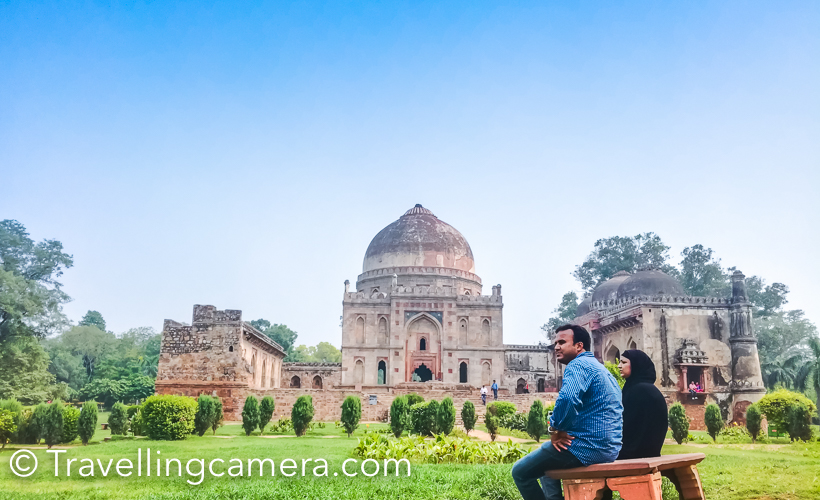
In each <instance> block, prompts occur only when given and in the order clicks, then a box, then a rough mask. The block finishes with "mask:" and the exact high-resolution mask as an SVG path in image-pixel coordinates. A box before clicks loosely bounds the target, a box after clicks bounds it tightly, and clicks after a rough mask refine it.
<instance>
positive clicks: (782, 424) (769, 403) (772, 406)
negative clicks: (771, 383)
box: [757, 389, 817, 432]
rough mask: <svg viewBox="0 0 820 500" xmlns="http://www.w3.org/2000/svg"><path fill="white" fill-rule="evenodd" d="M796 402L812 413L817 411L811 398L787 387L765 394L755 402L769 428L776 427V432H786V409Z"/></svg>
mask: <svg viewBox="0 0 820 500" xmlns="http://www.w3.org/2000/svg"><path fill="white" fill-rule="evenodd" d="M797 403H800V404H803V405H805V406H806V408H807V409H808V411H809V412H810V413H812V414H814V412H816V411H817V407H816V406H815V404H814V402H812V400H810V399H809V398H807V397H806V396H804V395H802V394H800V393H797V392H792V391H789V390H787V389H779V390H777V391H774V392H771V393H769V394H766V395H765V396H763V398H762V399H761V400H760V401H758V402H757V406H758V407H759V408H760V412H761V413H762V414H764V415H766V420H768V421H769V429H772V430H773V429H776V430H777V432H787V431H788V429H787V428H786V411H787V410H788V408H789V406H792V405H794V404H797Z"/></svg>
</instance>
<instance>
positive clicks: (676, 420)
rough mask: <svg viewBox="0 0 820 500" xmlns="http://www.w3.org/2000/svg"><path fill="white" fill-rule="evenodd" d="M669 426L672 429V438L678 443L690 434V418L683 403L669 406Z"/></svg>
mask: <svg viewBox="0 0 820 500" xmlns="http://www.w3.org/2000/svg"><path fill="white" fill-rule="evenodd" d="M669 427H670V428H671V429H672V438H674V439H675V441H676V442H677V443H678V444H681V443H683V441H684V440H685V439H686V438H687V436H689V419H688V418H687V417H686V410H685V409H684V408H683V405H682V404H680V403H675V404H673V405H672V406H671V407H670V408H669Z"/></svg>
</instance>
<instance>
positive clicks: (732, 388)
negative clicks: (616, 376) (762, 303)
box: [575, 269, 766, 429]
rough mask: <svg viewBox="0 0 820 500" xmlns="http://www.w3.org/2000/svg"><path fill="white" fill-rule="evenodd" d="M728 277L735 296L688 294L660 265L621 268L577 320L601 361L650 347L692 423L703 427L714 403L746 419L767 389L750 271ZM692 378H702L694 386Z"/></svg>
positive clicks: (661, 383)
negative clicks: (750, 292) (748, 281)
mask: <svg viewBox="0 0 820 500" xmlns="http://www.w3.org/2000/svg"><path fill="white" fill-rule="evenodd" d="M731 280H732V296H731V297H691V296H688V295H687V294H686V292H685V291H684V289H683V287H682V286H681V285H680V283H678V281H677V280H676V279H675V278H673V277H672V276H669V275H668V274H665V273H663V272H661V271H658V270H654V269H646V270H640V271H637V272H635V273H634V274H630V273H627V272H624V271H621V272H618V273H616V274H615V275H614V276H613V277H612V278H611V279H610V280H608V281H605V282H603V283H601V284H600V285H598V287H597V288H595V290H594V291H593V293H592V295H590V296H589V297H587V298H585V299H584V300H583V301H582V302H581V303H580V304H579V305H578V309H577V313H576V314H577V317H576V319H575V323H576V324H579V325H582V326H584V327H585V328H586V329H587V330H589V331H590V332H591V335H592V350H593V352H594V354H595V356H596V357H597V358H598V359H600V360H602V361H610V362H613V363H615V362H617V360H618V359H619V358H620V355H621V353H622V352H623V351H625V350H627V349H640V350H642V351H644V352H646V353H647V354H648V355H649V356H650V358H652V361H653V362H654V363H655V368H656V370H657V374H658V380H657V382H656V385H658V387H659V388H660V390H661V392H662V393H664V395H665V396H666V398H667V401H668V402H669V403H670V404H672V403H674V402H677V401H680V402H681V403H683V404H684V405H686V413H687V415H688V416H689V417H690V418H692V426H693V428H694V429H703V428H704V423H703V414H704V407H705V405H706V404H709V403H716V404H718V405H719V406H720V408H721V411H722V412H723V416H724V418H727V419H729V420H735V421H743V420H744V418H745V414H746V408H747V407H748V406H749V404H751V403H753V402H755V401H758V400H759V399H760V398H761V397H762V396H763V395H764V394H765V392H766V390H765V388H764V387H763V378H762V376H761V371H760V361H759V359H758V355H757V339H756V338H755V337H754V334H753V333H752V312H751V304H750V303H749V301H748V299H747V296H746V284H745V277H744V276H743V274H742V273H740V272H739V271H735V273H734V274H733V275H732V277H731ZM692 383H694V384H695V385H696V386H699V390H695V392H694V393H692V392H690V390H689V386H690V384H692Z"/></svg>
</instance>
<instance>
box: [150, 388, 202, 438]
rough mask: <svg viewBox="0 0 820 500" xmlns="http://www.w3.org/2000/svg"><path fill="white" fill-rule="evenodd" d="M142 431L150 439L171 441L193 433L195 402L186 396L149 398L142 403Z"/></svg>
mask: <svg viewBox="0 0 820 500" xmlns="http://www.w3.org/2000/svg"><path fill="white" fill-rule="evenodd" d="M140 413H141V414H142V422H143V427H144V429H143V431H144V432H145V434H147V435H148V437H149V438H151V439H161V440H166V441H173V440H177V439H185V437H186V436H188V435H189V434H191V433H192V432H194V416H195V415H196V400H195V399H194V398H189V397H187V396H172V395H170V394H165V395H161V396H149V397H148V398H147V399H146V400H145V402H144V403H142V410H140Z"/></svg>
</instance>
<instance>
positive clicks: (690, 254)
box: [679, 245, 731, 297]
mask: <svg viewBox="0 0 820 500" xmlns="http://www.w3.org/2000/svg"><path fill="white" fill-rule="evenodd" d="M713 254H714V252H713V251H712V249H711V248H704V246H703V245H693V246H691V247H686V248H684V249H683V252H681V255H682V256H683V260H681V261H680V275H679V280H680V284H681V285H682V286H683V288H684V290H686V293H688V294H689V295H693V296H695V297H715V296H718V297H720V296H726V295H729V294H730V293H731V287H730V285H729V276H728V275H727V274H726V272H724V270H723V267H721V265H720V259H716V258H715V257H714V256H713Z"/></svg>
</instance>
